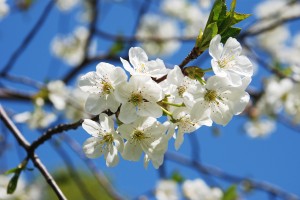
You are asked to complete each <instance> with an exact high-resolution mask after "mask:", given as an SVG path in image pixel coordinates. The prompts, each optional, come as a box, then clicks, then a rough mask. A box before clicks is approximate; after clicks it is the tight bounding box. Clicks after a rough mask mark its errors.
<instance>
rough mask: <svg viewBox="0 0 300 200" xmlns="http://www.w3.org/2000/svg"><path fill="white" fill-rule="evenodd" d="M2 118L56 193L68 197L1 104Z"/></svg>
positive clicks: (0, 113)
mask: <svg viewBox="0 0 300 200" xmlns="http://www.w3.org/2000/svg"><path fill="white" fill-rule="evenodd" d="M0 118H1V120H2V121H3V122H4V124H5V125H6V126H7V128H8V129H9V130H10V131H11V132H12V134H13V135H14V137H15V138H16V140H17V141H18V143H19V144H20V145H21V146H22V147H23V148H24V150H25V151H26V152H27V156H28V158H29V159H30V160H31V161H32V162H33V164H34V166H35V167H36V168H37V169H38V170H39V171H40V172H41V174H42V175H43V176H44V178H45V180H46V181H47V183H48V184H49V185H50V187H51V188H52V189H53V191H54V192H55V194H56V195H57V197H58V198H59V199H62V200H65V199H66V197H65V196H64V194H63V193H62V191H61V190H60V188H59V187H58V185H57V184H56V182H55V180H54V179H53V177H52V176H51V174H50V173H49V172H48V170H47V169H46V167H45V166H44V165H43V163H42V162H41V160H40V159H39V157H38V156H37V155H36V154H35V153H34V152H33V151H32V152H31V151H30V149H31V148H30V144H29V142H28V141H27V140H26V139H25V138H24V136H23V135H22V133H21V132H20V131H19V129H17V127H16V126H15V125H14V123H13V122H12V121H11V119H10V118H9V117H8V115H7V114H6V112H5V110H4V109H3V107H2V106H1V105H0Z"/></svg>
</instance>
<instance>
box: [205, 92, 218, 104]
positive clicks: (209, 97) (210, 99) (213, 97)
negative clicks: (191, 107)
mask: <svg viewBox="0 0 300 200" xmlns="http://www.w3.org/2000/svg"><path fill="white" fill-rule="evenodd" d="M217 97H218V94H217V92H216V91H215V90H207V91H206V93H205V95H204V100H205V101H208V102H213V101H216V99H217Z"/></svg>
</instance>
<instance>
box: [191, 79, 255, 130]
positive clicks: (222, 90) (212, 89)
mask: <svg viewBox="0 0 300 200" xmlns="http://www.w3.org/2000/svg"><path fill="white" fill-rule="evenodd" d="M243 82H246V83H242V85H241V86H240V87H233V86H231V83H230V82H229V80H228V79H227V78H223V77H219V76H212V77H210V78H209V79H208V80H207V83H206V85H205V89H203V90H202V91H199V96H198V100H197V103H195V105H194V107H193V108H192V111H191V116H192V117H194V118H197V117H196V116H197V115H199V114H200V113H204V112H206V110H209V112H208V115H209V116H210V118H211V119H212V120H213V121H214V122H216V123H217V124H221V125H223V126H225V125H226V124H227V123H228V122H229V121H230V120H231V118H232V116H233V115H237V114H239V113H241V112H242V111H243V110H244V109H245V107H246V105H247V104H248V102H249V99H250V97H249V94H248V93H247V92H245V91H244V90H245V85H248V83H249V80H248V79H246V80H244V79H243Z"/></svg>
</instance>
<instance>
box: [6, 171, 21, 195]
mask: <svg viewBox="0 0 300 200" xmlns="http://www.w3.org/2000/svg"><path fill="white" fill-rule="evenodd" d="M20 174H21V171H18V172H16V173H15V174H14V176H13V177H12V178H11V179H10V181H9V183H8V186H7V191H6V192H7V194H12V193H14V191H15V190H16V188H17V185H18V180H19V177H20Z"/></svg>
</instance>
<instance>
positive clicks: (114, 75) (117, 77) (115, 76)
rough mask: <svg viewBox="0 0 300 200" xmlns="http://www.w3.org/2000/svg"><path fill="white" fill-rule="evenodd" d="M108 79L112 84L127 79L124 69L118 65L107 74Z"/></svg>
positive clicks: (117, 83) (114, 84)
mask: <svg viewBox="0 0 300 200" xmlns="http://www.w3.org/2000/svg"><path fill="white" fill-rule="evenodd" d="M109 79H110V80H111V82H112V84H113V86H114V87H115V86H117V85H119V84H122V83H124V82H126V81H127V75H126V73H125V71H124V70H123V69H122V68H120V67H115V69H114V70H113V71H112V72H111V74H109Z"/></svg>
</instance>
